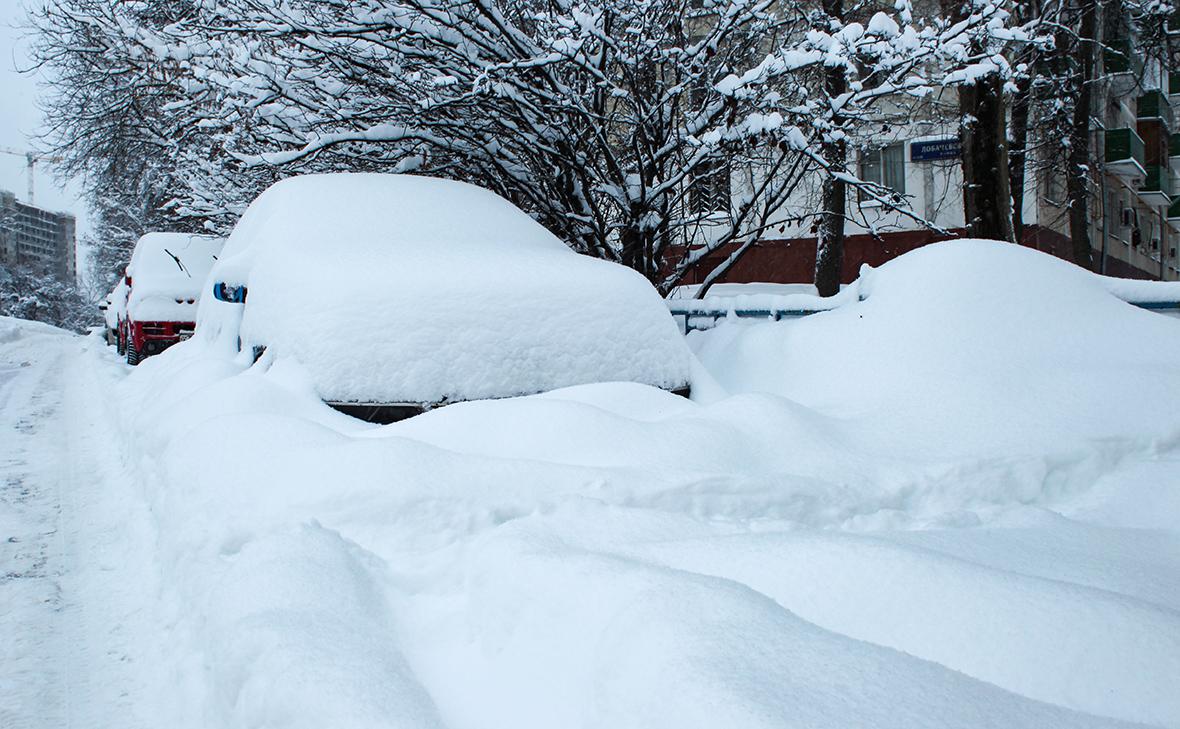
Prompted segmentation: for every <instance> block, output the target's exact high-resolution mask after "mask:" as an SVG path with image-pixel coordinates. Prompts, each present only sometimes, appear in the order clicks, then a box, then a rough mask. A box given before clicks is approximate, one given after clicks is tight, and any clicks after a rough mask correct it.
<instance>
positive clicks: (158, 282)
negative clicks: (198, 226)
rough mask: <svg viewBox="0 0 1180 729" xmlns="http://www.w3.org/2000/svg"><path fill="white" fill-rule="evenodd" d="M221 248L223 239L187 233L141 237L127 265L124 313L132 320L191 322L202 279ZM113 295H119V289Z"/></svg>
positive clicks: (199, 296)
mask: <svg viewBox="0 0 1180 729" xmlns="http://www.w3.org/2000/svg"><path fill="white" fill-rule="evenodd" d="M224 244H225V240H224V239H223V238H215V237H212V236H207V235H192V234H189V233H148V234H146V235H144V236H143V237H141V238H140V239H139V240H138V241H137V242H136V244H135V250H134V252H132V254H131V261H130V262H129V263H128V264H127V275H128V276H129V277H130V278H131V289H130V295H129V296H128V298H127V307H126V310H127V311H128V312H129V313H130V316H131V318H132V319H135V320H136V321H179V322H186V321H194V320H195V319H196V314H197V302H198V301H199V300H200V298H201V294H202V293H204V290H205V279H206V278H207V277H208V275H209V271H210V269H212V268H213V264H214V262H215V261H216V260H217V256H218V254H219V253H220V252H221V247H222V246H223V245H224ZM125 283H126V282H125V281H124V282H121V285H124V284H125ZM114 293H115V294H117V293H119V291H118V287H116V290H115V292H114ZM178 299H179V301H178Z"/></svg>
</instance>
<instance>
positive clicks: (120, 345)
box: [115, 327, 127, 356]
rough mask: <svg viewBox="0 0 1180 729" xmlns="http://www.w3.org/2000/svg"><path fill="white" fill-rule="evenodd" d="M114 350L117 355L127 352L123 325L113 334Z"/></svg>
mask: <svg viewBox="0 0 1180 729" xmlns="http://www.w3.org/2000/svg"><path fill="white" fill-rule="evenodd" d="M115 351H116V352H118V353H119V356H123V355H124V354H127V342H126V340H125V339H124V338H123V327H119V333H118V334H116V335H115Z"/></svg>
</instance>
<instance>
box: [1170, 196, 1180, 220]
mask: <svg viewBox="0 0 1180 729" xmlns="http://www.w3.org/2000/svg"><path fill="white" fill-rule="evenodd" d="M1177 219H1180V198H1177V199H1176V201H1175V202H1173V203H1172V204H1171V205H1169V206H1168V220H1177Z"/></svg>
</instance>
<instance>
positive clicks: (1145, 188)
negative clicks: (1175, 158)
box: [1139, 165, 1172, 207]
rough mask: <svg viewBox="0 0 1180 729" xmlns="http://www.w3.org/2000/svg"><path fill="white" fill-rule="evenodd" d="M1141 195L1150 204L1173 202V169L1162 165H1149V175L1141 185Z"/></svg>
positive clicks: (1160, 204)
mask: <svg viewBox="0 0 1180 729" xmlns="http://www.w3.org/2000/svg"><path fill="white" fill-rule="evenodd" d="M1139 197H1141V198H1142V199H1143V202H1145V203H1147V204H1148V205H1155V206H1159V207H1163V206H1165V205H1171V204H1172V171H1171V170H1170V169H1168V168H1167V167H1164V166H1162V165H1148V166H1147V176H1146V177H1145V178H1144V180H1143V184H1142V185H1140V186H1139Z"/></svg>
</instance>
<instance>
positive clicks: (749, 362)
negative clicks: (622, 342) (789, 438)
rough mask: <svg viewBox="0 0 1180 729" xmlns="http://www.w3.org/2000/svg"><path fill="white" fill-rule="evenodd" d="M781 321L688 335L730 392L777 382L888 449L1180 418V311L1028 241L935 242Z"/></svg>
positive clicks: (1038, 442) (1073, 438) (1060, 434)
mask: <svg viewBox="0 0 1180 729" xmlns="http://www.w3.org/2000/svg"><path fill="white" fill-rule="evenodd" d="M852 289H855V291H852V293H855V298H858V299H861V300H858V301H853V302H851V303H849V304H846V305H844V306H841V307H839V308H837V309H835V310H832V311H829V312H824V313H819V314H814V315H811V316H808V317H806V318H803V319H800V320H796V321H788V322H779V323H757V324H740V323H725V324H723V325H722V326H720V327H718V328H717V329H714V330H711V331H709V332H708V333H703V334H694V335H692V337H691V338H690V341H691V342H692V343H693V344H694V347H695V349H696V351H697V354H698V355H699V356H700V357H701V359H702V361H703V362H704V363H705V365H706V367H707V369H709V371H710V372H711V374H712V375H714V377H715V378H716V379H717V381H718V382H719V383H720V384H721V385H722V386H723V387H724V388H726V389H727V390H728V391H730V392H746V391H760V392H773V393H776V394H779V395H781V396H783V397H787V398H790V399H792V400H794V401H796V402H799V403H801V404H803V405H805V406H807V407H810V408H814V409H816V410H819V411H820V412H824V413H827V414H829V415H832V416H835V417H839V418H847V419H851V420H852V421H853V424H852V427H854V428H857V429H859V430H860V431H861V434H862V436H863V437H864V438H865V439H866V440H867V442H869V443H872V444H874V445H875V446H876V447H878V448H879V449H880V450H881V451H882V452H886V451H887V452H891V453H905V454H938V455H939V456H943V457H945V456H948V455H956V454H958V455H964V454H980V453H981V452H1000V453H1005V454H1009V455H1010V454H1014V453H1025V452H1044V451H1045V450H1046V449H1051V448H1054V447H1063V446H1065V445H1066V444H1072V443H1078V442H1085V441H1087V440H1094V439H1102V438H1109V437H1114V436H1116V435H1118V436H1129V435H1138V436H1140V437H1142V438H1158V437H1161V436H1163V435H1166V434H1168V433H1171V432H1174V431H1175V430H1176V429H1178V428H1180V418H1178V413H1177V407H1176V406H1177V402H1178V401H1177V398H1176V397H1174V396H1172V394H1173V393H1180V370H1177V368H1176V367H1175V363H1176V362H1178V361H1180V322H1177V321H1176V320H1174V319H1170V318H1167V317H1162V316H1160V315H1158V314H1155V313H1152V312H1149V311H1143V310H1140V309H1138V308H1136V307H1133V306H1131V305H1130V304H1127V303H1125V302H1123V301H1121V300H1120V299H1118V298H1116V297H1115V296H1113V295H1111V294H1110V293H1109V292H1108V291H1107V289H1106V287H1105V286H1104V284H1103V282H1102V281H1101V280H1100V278H1099V277H1096V276H1094V275H1092V274H1090V273H1088V272H1086V271H1084V270H1082V269H1080V268H1078V267H1076V266H1074V265H1072V264H1069V263H1066V262H1064V261H1060V260H1058V259H1056V258H1054V257H1052V256H1049V255H1046V254H1043V253H1039V252H1037V251H1034V250H1030V249H1027V248H1024V247H1021V246H1013V245H1006V244H1002V243H995V242H988V241H975V240H963V241H954V242H946V243H938V244H934V245H929V246H924V247H922V248H920V249H918V250H916V251H913V252H911V253H908V254H906V255H904V256H901V257H900V258H897V259H895V260H893V261H891V262H889V263H887V264H885V265H884V266H882V267H880V268H879V269H876V270H869V269H866V271H865V273H864V274H863V275H862V277H861V278H860V280H859V281H857V282H856V283H855V284H854V285H853V287H850V289H848V290H846V291H845V292H844V293H845V294H846V293H849V292H850V291H851V290H852Z"/></svg>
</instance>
